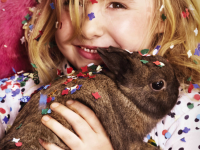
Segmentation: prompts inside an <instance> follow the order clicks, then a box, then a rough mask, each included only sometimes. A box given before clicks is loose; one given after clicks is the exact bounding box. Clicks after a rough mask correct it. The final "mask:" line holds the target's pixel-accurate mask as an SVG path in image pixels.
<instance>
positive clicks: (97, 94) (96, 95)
mask: <svg viewBox="0 0 200 150" xmlns="http://www.w3.org/2000/svg"><path fill="white" fill-rule="evenodd" d="M92 95H93V96H94V98H95V99H98V98H101V96H100V95H99V93H98V92H95V93H92Z"/></svg>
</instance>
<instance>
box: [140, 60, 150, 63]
mask: <svg viewBox="0 0 200 150" xmlns="http://www.w3.org/2000/svg"><path fill="white" fill-rule="evenodd" d="M140 61H141V62H142V63H143V64H147V63H148V61H147V60H140Z"/></svg>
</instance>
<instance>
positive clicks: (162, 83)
mask: <svg viewBox="0 0 200 150" xmlns="http://www.w3.org/2000/svg"><path fill="white" fill-rule="evenodd" d="M164 86H165V81H164V80H159V81H158V82H153V83H152V84H151V87H152V88H153V90H156V91H157V90H161V89H163V88H164Z"/></svg>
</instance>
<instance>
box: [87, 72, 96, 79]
mask: <svg viewBox="0 0 200 150" xmlns="http://www.w3.org/2000/svg"><path fill="white" fill-rule="evenodd" d="M87 75H88V76H89V78H90V79H91V78H94V77H96V76H95V75H93V76H90V75H89V73H88V74H87Z"/></svg>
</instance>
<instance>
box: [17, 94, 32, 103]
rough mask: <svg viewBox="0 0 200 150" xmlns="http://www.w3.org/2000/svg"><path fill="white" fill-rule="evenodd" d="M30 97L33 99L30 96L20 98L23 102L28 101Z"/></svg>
mask: <svg viewBox="0 0 200 150" xmlns="http://www.w3.org/2000/svg"><path fill="white" fill-rule="evenodd" d="M30 99H31V97H30V96H23V97H22V98H20V99H19V100H20V101H21V102H24V103H27V102H28V101H29V100H30Z"/></svg>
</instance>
